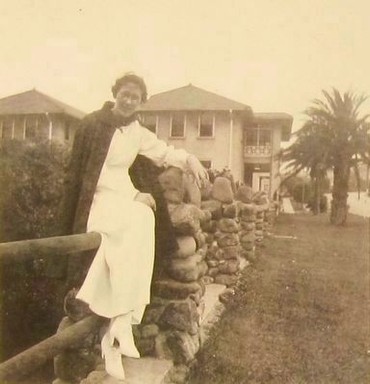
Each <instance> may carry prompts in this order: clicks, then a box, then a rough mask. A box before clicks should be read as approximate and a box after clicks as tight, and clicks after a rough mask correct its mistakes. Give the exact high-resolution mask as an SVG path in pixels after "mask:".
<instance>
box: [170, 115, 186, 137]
mask: <svg viewBox="0 0 370 384" xmlns="http://www.w3.org/2000/svg"><path fill="white" fill-rule="evenodd" d="M172 121H173V115H172V114H171V115H170V136H169V137H170V139H174V140H176V139H180V140H181V139H185V137H186V123H187V118H186V113H184V131H183V135H182V136H172Z"/></svg>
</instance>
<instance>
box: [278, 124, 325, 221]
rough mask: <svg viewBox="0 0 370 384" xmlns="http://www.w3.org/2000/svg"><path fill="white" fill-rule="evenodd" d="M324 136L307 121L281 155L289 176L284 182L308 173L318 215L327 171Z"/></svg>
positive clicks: (317, 126)
mask: <svg viewBox="0 0 370 384" xmlns="http://www.w3.org/2000/svg"><path fill="white" fill-rule="evenodd" d="M324 134H325V132H324V131H323V130H321V129H320V126H319V125H317V124H316V123H315V122H313V121H307V122H306V123H305V124H304V126H303V127H302V128H301V129H300V130H299V131H297V132H296V133H295V136H296V141H295V142H294V143H293V144H292V145H291V146H290V147H288V148H287V149H285V150H284V151H283V153H282V160H283V161H285V162H286V163H287V170H288V175H289V176H288V177H287V178H286V179H285V181H286V180H287V179H289V178H290V177H292V176H295V175H296V174H298V173H299V172H301V171H302V170H303V169H305V170H307V171H308V172H309V175H310V177H311V180H312V181H313V185H314V199H313V200H314V204H313V213H314V214H318V213H320V197H321V185H322V183H323V180H324V178H325V176H326V174H327V170H328V166H327V161H326V160H327V158H328V145H327V144H328V139H327V137H325V135H324Z"/></svg>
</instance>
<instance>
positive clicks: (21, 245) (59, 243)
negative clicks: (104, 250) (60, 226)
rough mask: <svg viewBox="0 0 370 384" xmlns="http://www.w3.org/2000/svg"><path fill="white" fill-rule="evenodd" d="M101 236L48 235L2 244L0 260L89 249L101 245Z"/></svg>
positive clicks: (29, 258)
mask: <svg viewBox="0 0 370 384" xmlns="http://www.w3.org/2000/svg"><path fill="white" fill-rule="evenodd" d="M100 242H101V236H100V234H99V233H97V232H89V233H82V234H79V235H69V236H58V237H48V238H44V239H33V240H22V241H14V242H10V243H2V244H0V262H12V261H16V262H17V263H18V262H20V261H23V260H31V259H38V258H49V257H53V256H63V255H68V254H71V253H75V252H82V251H89V250H93V249H96V248H98V247H99V245H100Z"/></svg>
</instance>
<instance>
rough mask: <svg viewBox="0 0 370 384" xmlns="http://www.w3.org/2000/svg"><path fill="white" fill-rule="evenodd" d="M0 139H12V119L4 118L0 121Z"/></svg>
mask: <svg viewBox="0 0 370 384" xmlns="http://www.w3.org/2000/svg"><path fill="white" fill-rule="evenodd" d="M1 124H2V134H1V138H2V139H12V138H13V121H12V120H11V119H4V120H3V121H2V122H1Z"/></svg>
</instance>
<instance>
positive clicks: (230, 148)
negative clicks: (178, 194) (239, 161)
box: [228, 109, 234, 170]
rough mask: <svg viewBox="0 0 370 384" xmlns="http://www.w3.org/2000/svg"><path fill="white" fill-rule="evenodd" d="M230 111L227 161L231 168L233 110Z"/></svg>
mask: <svg viewBox="0 0 370 384" xmlns="http://www.w3.org/2000/svg"><path fill="white" fill-rule="evenodd" d="M229 113H230V134H229V136H230V141H229V161H228V167H229V169H230V170H231V167H232V165H233V131H234V119H233V110H232V109H230V110H229Z"/></svg>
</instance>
